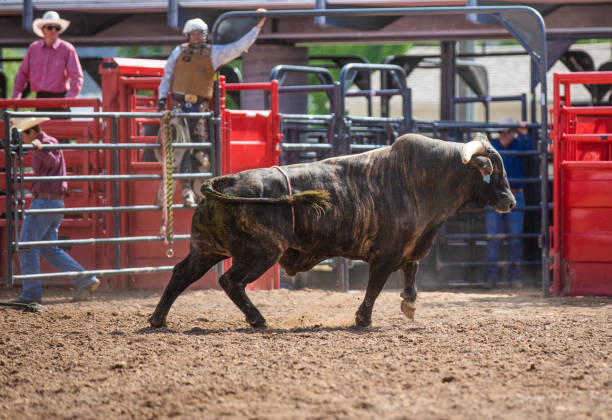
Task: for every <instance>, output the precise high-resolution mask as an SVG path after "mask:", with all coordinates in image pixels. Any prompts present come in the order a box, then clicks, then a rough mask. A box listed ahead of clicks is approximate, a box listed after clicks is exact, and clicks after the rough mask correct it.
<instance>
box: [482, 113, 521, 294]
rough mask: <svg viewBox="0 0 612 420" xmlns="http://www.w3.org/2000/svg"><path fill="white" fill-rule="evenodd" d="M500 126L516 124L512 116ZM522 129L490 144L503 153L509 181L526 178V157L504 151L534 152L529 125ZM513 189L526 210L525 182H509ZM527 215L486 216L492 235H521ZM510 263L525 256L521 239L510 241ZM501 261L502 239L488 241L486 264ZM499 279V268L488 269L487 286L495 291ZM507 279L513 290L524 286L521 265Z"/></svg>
mask: <svg viewBox="0 0 612 420" xmlns="http://www.w3.org/2000/svg"><path fill="white" fill-rule="evenodd" d="M499 124H500V125H505V126H513V125H516V123H514V122H513V121H512V118H510V117H503V118H501V119H500V121H499ZM518 125H519V128H518V130H517V129H516V128H507V129H505V130H503V131H500V132H499V140H497V141H492V142H491V144H492V145H493V147H495V149H497V151H499V152H500V153H501V154H502V160H503V162H504V167H505V168H506V173H507V175H508V179H509V180H511V179H512V178H523V158H522V156H508V155H504V154H503V152H504V151H509V150H530V149H533V145H532V141H531V138H530V137H529V134H528V133H527V123H526V122H524V121H521V122H520V123H518ZM510 189H511V190H512V193H513V194H514V198H515V199H516V207H519V208H520V207H525V195H524V193H523V183H521V182H516V181H515V182H510ZM524 216H525V213H524V211H521V210H514V211H512V212H510V213H506V214H502V213H496V212H494V211H488V212H487V213H486V226H487V233H488V234H489V235H494V234H500V233H506V234H511V235H518V234H521V233H523V219H524ZM508 248H509V249H508V260H509V261H510V262H513V263H518V262H520V261H521V259H522V256H523V246H522V238H509V239H508ZM499 259H500V240H499V239H489V241H488V246H487V262H489V263H496V262H497V261H499ZM498 277H499V267H498V266H490V267H487V270H486V272H485V287H486V288H493V287H495V284H496V283H497V280H498ZM508 280H509V282H510V286H511V287H513V288H520V287H522V283H521V267H520V265H511V266H510V267H508Z"/></svg>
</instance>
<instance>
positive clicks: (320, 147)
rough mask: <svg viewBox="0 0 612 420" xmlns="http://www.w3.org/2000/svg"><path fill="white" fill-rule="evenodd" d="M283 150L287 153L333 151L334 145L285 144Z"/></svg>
mask: <svg viewBox="0 0 612 420" xmlns="http://www.w3.org/2000/svg"><path fill="white" fill-rule="evenodd" d="M281 147H282V149H283V150H287V151H294V150H298V151H316V150H332V149H333V148H334V146H333V145H331V144H328V143H283V144H282V146H281Z"/></svg>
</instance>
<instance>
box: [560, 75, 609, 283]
mask: <svg viewBox="0 0 612 420" xmlns="http://www.w3.org/2000/svg"><path fill="white" fill-rule="evenodd" d="M601 83H606V84H609V83H612V72H592V73H571V74H555V75H554V109H553V118H552V123H553V129H552V131H551V133H552V136H553V141H554V146H553V150H554V159H553V165H554V179H553V186H554V187H553V197H554V209H555V212H554V222H553V227H552V237H553V238H552V239H553V243H552V249H551V255H552V256H553V257H554V264H553V270H554V277H553V287H552V292H553V293H555V294H560V293H564V294H567V295H580V294H604V295H612V161H611V158H612V139H611V138H610V133H612V107H609V106H607V107H574V106H572V104H571V86H572V85H575V84H601Z"/></svg>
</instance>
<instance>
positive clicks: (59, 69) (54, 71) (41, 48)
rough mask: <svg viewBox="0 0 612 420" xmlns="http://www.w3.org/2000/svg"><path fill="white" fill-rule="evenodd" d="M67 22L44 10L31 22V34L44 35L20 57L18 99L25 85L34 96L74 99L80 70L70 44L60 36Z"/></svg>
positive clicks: (79, 85)
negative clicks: (28, 85)
mask: <svg viewBox="0 0 612 420" xmlns="http://www.w3.org/2000/svg"><path fill="white" fill-rule="evenodd" d="M69 25H70V21H67V20H65V19H61V18H60V17H59V15H58V14H57V12H54V11H49V12H46V13H45V14H44V15H43V17H42V18H40V19H35V20H34V22H33V23H32V29H33V30H34V33H35V34H36V35H38V36H39V37H41V38H43V39H40V40H38V41H34V42H32V43H31V44H30V46H29V48H28V51H27V52H26V54H25V56H24V57H23V61H22V62H21V66H19V71H18V72H17V77H16V78H15V85H14V87H13V95H12V97H13V99H20V98H21V94H22V92H23V90H24V89H25V87H26V85H27V84H28V83H29V84H30V90H32V91H33V92H36V97H37V98H64V97H66V98H74V97H76V96H77V95H78V94H79V92H80V91H81V88H82V87H83V70H81V64H80V63H79V57H78V56H77V52H76V50H75V48H74V46H73V45H72V44H70V43H69V42H66V41H64V40H63V39H60V37H59V36H60V35H61V34H62V33H63V32H64V31H65V30H66V29H67V28H68V26H69Z"/></svg>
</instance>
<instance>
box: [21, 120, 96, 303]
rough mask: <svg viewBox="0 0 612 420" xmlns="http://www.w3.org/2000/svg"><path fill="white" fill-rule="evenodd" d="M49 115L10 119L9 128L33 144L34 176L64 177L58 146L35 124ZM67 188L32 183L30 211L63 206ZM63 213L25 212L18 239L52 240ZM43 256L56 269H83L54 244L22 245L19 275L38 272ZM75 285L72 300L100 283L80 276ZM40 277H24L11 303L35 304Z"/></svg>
mask: <svg viewBox="0 0 612 420" xmlns="http://www.w3.org/2000/svg"><path fill="white" fill-rule="evenodd" d="M48 119H49V118H46V117H44V118H39V117H36V118H22V119H16V118H14V119H13V120H12V121H11V122H12V123H13V127H14V128H15V129H17V130H20V131H21V139H22V141H23V143H25V144H31V145H32V146H34V150H33V151H32V169H33V170H34V176H49V177H51V176H65V175H66V163H65V161H64V154H63V153H62V151H61V149H49V148H45V147H44V146H54V145H56V144H58V142H57V140H56V139H55V138H53V137H51V136H49V135H48V134H46V133H45V132H44V131H42V130H41V129H40V126H39V124H40V123H42V122H44V121H47V120H48ZM67 190H68V184H67V183H66V181H53V182H33V183H32V188H31V191H32V196H33V200H32V204H31V206H30V210H38V209H58V208H64V195H65V194H66V192H67ZM63 216H64V215H63V214H61V213H60V214H57V213H53V214H28V215H27V216H26V217H25V220H24V221H23V224H22V226H21V233H20V235H19V242H38V241H56V240H57V238H58V231H59V227H60V224H61V223H62V218H63ZM41 254H42V255H43V256H44V257H45V259H46V260H47V261H49V262H50V263H51V265H53V266H54V267H55V268H57V269H58V270H59V271H85V269H84V268H83V267H82V266H81V265H80V264H79V263H78V262H76V261H75V260H74V258H72V257H71V256H70V255H68V254H67V253H66V251H64V250H63V249H61V248H59V247H57V246H51V247H40V248H25V249H21V251H20V253H19V266H20V268H21V274H38V273H40V255H41ZM72 282H73V283H74V285H75V287H76V293H75V296H74V300H75V301H79V300H85V299H87V298H88V297H89V296H90V295H91V294H92V293H93V292H94V291H95V290H96V289H97V288H98V286H100V280H98V279H97V278H96V277H95V276H91V275H83V276H81V277H78V278H73V279H72ZM42 292H43V290H42V282H41V280H24V281H23V288H22V292H21V295H20V296H19V297H18V298H16V299H13V300H12V301H11V302H13V303H34V302H37V303H39V302H40V301H41V300H42Z"/></svg>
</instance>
